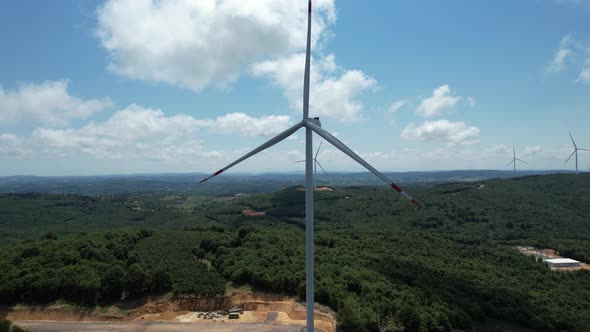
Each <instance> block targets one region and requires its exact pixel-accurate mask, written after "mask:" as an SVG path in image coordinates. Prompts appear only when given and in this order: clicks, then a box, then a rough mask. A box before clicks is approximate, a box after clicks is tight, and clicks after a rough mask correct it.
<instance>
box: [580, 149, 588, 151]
mask: <svg viewBox="0 0 590 332" xmlns="http://www.w3.org/2000/svg"><path fill="white" fill-rule="evenodd" d="M578 150H582V151H590V150H589V149H578Z"/></svg>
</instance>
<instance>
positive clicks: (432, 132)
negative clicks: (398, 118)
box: [401, 120, 479, 145]
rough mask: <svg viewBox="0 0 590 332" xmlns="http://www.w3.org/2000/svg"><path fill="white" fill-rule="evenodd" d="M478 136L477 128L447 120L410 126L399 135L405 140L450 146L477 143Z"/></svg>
mask: <svg viewBox="0 0 590 332" xmlns="http://www.w3.org/2000/svg"><path fill="white" fill-rule="evenodd" d="M478 135H479V128H477V127H468V126H467V125H465V123H464V122H451V121H448V120H437V121H426V122H424V123H423V124H421V125H419V126H415V125H413V124H410V125H408V126H407V127H406V128H404V129H403V131H402V133H401V137H402V138H403V139H406V140H412V141H438V142H445V143H448V144H450V145H468V144H474V143H478V142H479V141H478V140H477V137H478Z"/></svg>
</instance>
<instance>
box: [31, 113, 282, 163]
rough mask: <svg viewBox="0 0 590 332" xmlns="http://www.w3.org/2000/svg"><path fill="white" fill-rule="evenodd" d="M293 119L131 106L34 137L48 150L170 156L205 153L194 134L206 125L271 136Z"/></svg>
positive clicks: (115, 155) (37, 132)
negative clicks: (175, 112)
mask: <svg viewBox="0 0 590 332" xmlns="http://www.w3.org/2000/svg"><path fill="white" fill-rule="evenodd" d="M289 124H290V117H288V116H274V115H272V116H263V117H260V118H252V117H250V116H248V115H246V114H243V113H230V114H226V115H224V116H220V117H217V118H215V119H195V118H193V117H191V116H188V115H171V116H167V115H165V114H164V112H162V111H161V110H154V109H149V108H144V107H141V106H137V105H131V106H128V107H127V108H125V109H123V110H120V111H118V112H116V113H114V114H113V115H112V116H111V117H110V118H109V119H107V120H106V121H104V122H101V123H95V122H90V123H89V124H87V125H85V126H83V127H80V128H71V129H63V130H58V129H48V128H38V129H36V130H35V131H34V132H33V135H32V140H33V142H34V144H35V146H37V147H39V149H41V150H44V151H47V152H51V151H57V152H59V153H68V152H82V153H87V154H91V155H96V156H98V157H109V158H123V157H124V156H134V155H145V156H149V157H150V158H159V159H169V158H172V157H171V156H174V155H177V156H179V155H180V156H183V155H189V154H191V153H197V152H200V151H201V150H200V148H199V146H200V144H199V142H198V141H197V139H196V138H195V137H194V136H195V135H194V134H195V132H197V131H198V130H199V129H202V128H206V129H209V130H211V131H215V132H223V133H238V134H240V135H242V136H270V135H274V134H277V133H278V132H280V131H282V130H284V129H286V127H287V126H288V125H289ZM155 156H157V157H155Z"/></svg>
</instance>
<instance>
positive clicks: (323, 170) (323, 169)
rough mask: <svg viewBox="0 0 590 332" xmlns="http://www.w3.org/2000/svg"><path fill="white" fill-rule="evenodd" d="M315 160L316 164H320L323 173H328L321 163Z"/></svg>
mask: <svg viewBox="0 0 590 332" xmlns="http://www.w3.org/2000/svg"><path fill="white" fill-rule="evenodd" d="M315 162H316V163H317V164H318V166H320V168H321V169H322V171H323V172H324V174H326V175H328V173H326V170H325V169H324V168H323V167H322V164H320V162H319V161H317V160H316V161H315Z"/></svg>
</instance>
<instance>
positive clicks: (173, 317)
mask: <svg viewBox="0 0 590 332" xmlns="http://www.w3.org/2000/svg"><path fill="white" fill-rule="evenodd" d="M0 318H2V319H9V320H12V321H14V322H15V323H16V324H18V325H19V326H22V327H25V328H31V329H34V330H35V331H58V330H60V331H113V330H117V331H150V330H152V331H161V330H162V329H165V330H167V331H194V330H202V329H206V330H208V331H209V330H211V331H228V332H230V331H299V330H301V328H302V327H303V326H304V325H305V306H304V305H303V304H301V303H299V302H297V301H296V300H295V299H294V298H290V297H285V296H281V295H274V294H266V293H255V292H236V293H233V294H230V295H229V296H223V297H215V298H199V297H175V298H166V297H161V298H147V299H146V300H145V302H144V303H142V304H141V305H140V306H137V307H135V308H133V309H131V310H130V311H129V312H128V314H127V315H125V314H122V313H121V311H119V310H116V309H112V308H111V309H109V310H108V311H106V312H104V313H98V312H78V311H72V310H67V309H64V308H60V307H59V306H50V307H45V308H30V307H16V308H12V309H11V310H3V311H1V312H0ZM315 327H316V331H323V332H335V331H336V319H335V314H334V312H333V311H332V310H330V309H329V308H327V307H323V306H319V305H316V307H315Z"/></svg>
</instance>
